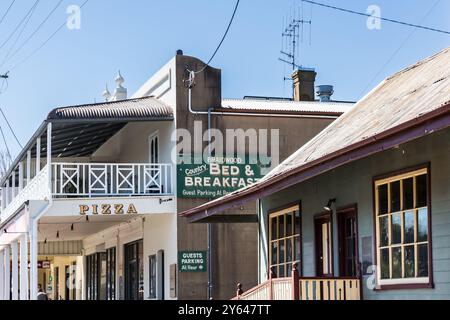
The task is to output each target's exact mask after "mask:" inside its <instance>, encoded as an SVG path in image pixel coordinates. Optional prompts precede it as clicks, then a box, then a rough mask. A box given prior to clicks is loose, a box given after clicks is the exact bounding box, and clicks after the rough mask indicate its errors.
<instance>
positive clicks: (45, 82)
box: [0, 0, 450, 154]
mask: <svg viewBox="0 0 450 320" xmlns="http://www.w3.org/2000/svg"><path fill="white" fill-rule="evenodd" d="M317 1H319V2H323V3H326V4H331V5H336V6H341V7H345V8H348V9H352V10H356V11H366V9H367V8H368V6H370V5H373V4H375V5H378V6H379V7H380V8H381V10H382V11H381V14H382V16H383V17H387V18H394V19H399V20H403V21H408V22H411V23H416V24H418V23H420V24H423V25H427V26H430V27H434V28H440V29H445V30H450V0H441V1H439V2H438V4H437V5H436V7H435V8H434V9H433V11H432V12H431V13H430V14H429V15H428V16H427V17H426V19H424V17H425V15H426V13H427V12H428V11H429V10H430V8H432V7H433V5H434V4H435V2H436V0H396V1H390V0H317ZM82 2H83V1H82V0H65V1H64V2H63V4H62V5H61V7H59V8H58V10H57V11H56V12H55V14H54V15H53V16H52V17H51V19H50V20H49V21H48V22H47V23H46V24H45V25H44V27H43V28H42V29H41V30H40V31H39V33H37V34H36V36H35V37H34V38H33V40H32V41H31V42H30V43H29V44H28V45H27V46H25V47H24V48H23V49H22V50H21V52H19V54H18V55H17V56H16V57H15V59H13V60H12V61H11V62H10V63H8V64H7V65H5V66H4V67H3V68H2V69H1V70H0V73H3V72H6V71H8V70H9V68H11V67H12V66H14V65H15V64H16V63H17V62H19V61H21V59H23V57H25V56H27V55H28V54H29V53H30V52H32V51H33V50H34V49H35V48H36V47H38V46H39V45H40V44H41V43H42V42H43V41H44V40H45V39H46V38H47V37H48V36H49V35H50V34H51V33H52V32H53V31H54V30H55V29H56V28H57V26H59V25H60V24H61V23H62V22H64V20H65V19H66V18H67V14H66V9H67V7H68V6H69V5H72V4H80V3H82ZM295 2H296V3H297V7H300V6H301V2H300V0H297V1H295V0H264V1H263V0H241V5H240V8H239V11H238V14H237V16H236V20H235V23H234V25H233V27H232V29H231V31H230V33H229V36H228V38H227V40H226V42H225V43H224V45H223V47H222V49H221V51H220V52H219V53H218V55H217V57H216V59H215V60H214V61H213V63H212V65H213V66H215V67H218V68H221V69H222V70H223V96H224V97H227V98H239V97H243V96H245V95H264V96H283V95H289V90H288V87H289V84H286V85H285V84H284V82H283V80H282V79H283V77H284V75H285V71H286V72H287V73H286V74H288V71H289V68H286V67H285V66H284V65H283V64H282V63H281V62H279V61H278V57H279V51H280V49H281V30H282V25H283V19H284V18H285V17H286V16H288V15H289V13H290V11H291V9H290V8H291V7H292V6H293V4H294V3H295ZM9 3H10V1H9V0H1V1H0V17H1V15H2V14H3V13H4V12H5V10H6V8H7V6H8V5H9ZM33 3H34V0H17V3H16V4H15V5H14V6H13V7H12V9H11V11H10V13H9V15H8V16H7V17H6V19H5V21H4V22H3V23H2V24H1V25H0V43H2V42H3V41H4V40H5V39H6V38H7V37H8V35H9V34H10V33H11V31H12V30H13V29H14V27H15V26H16V25H17V24H18V22H19V21H20V19H22V18H23V16H24V15H25V13H26V11H27V10H28V9H29V8H30V7H31V5H32V4H33ZM56 3H57V0H45V1H41V3H40V4H39V5H38V7H37V8H36V12H35V15H34V16H33V17H32V18H31V20H30V23H29V25H28V28H27V29H26V30H25V32H24V36H23V39H24V38H26V36H27V35H28V34H30V33H31V32H32V31H33V30H34V28H35V27H36V26H37V25H38V24H39V23H40V22H41V21H42V20H43V19H44V17H45V16H46V15H47V14H48V12H49V11H50V10H51V8H52V7H53V6H54V5H55V4H56ZM234 4H235V1H234V0H220V1H218V0H216V1H211V0H191V1H185V0H129V1H124V0H90V2H89V3H88V4H87V5H86V7H84V8H83V9H82V16H81V29H80V30H68V29H66V28H64V29H62V30H61V32H60V33H58V34H57V35H56V36H55V37H54V38H53V39H52V40H51V41H50V42H49V43H48V44H47V45H46V46H45V47H44V48H43V49H42V50H41V51H40V52H39V53H38V54H37V55H35V56H34V57H32V58H31V59H30V60H29V61H28V62H26V63H25V64H23V65H21V66H20V67H19V68H17V69H16V70H13V71H12V72H11V73H10V79H9V87H8V90H7V91H6V92H3V93H2V94H0V105H1V106H2V107H3V110H4V111H5V113H6V114H7V116H8V117H9V119H10V121H11V122H12V124H13V125H14V127H15V130H16V131H17V134H18V136H19V139H20V140H21V141H22V143H24V142H26V141H27V140H28V139H29V138H30V136H31V135H32V134H33V132H34V131H35V130H36V128H37V127H38V126H39V124H40V123H41V122H42V121H43V119H44V118H45V116H46V115H47V114H48V112H49V111H50V110H51V109H52V108H54V107H57V106H64V105H72V104H82V103H90V102H94V100H95V99H96V100H97V101H101V99H102V98H101V92H102V91H103V89H104V85H105V82H108V83H109V85H110V87H112V89H113V87H114V83H113V79H114V77H115V75H116V73H117V71H118V69H120V70H121V71H122V73H123V75H124V77H125V79H126V83H125V85H126V87H127V88H128V89H129V92H130V93H133V92H134V91H135V90H137V89H138V88H139V86H140V85H141V84H142V83H144V82H145V80H147V79H148V78H149V77H150V76H151V75H152V74H153V73H154V72H155V71H157V70H158V69H159V67H161V66H162V65H163V64H165V63H166V62H167V61H168V60H169V59H170V58H171V57H172V56H173V55H174V54H175V51H176V50H177V49H179V48H180V49H183V50H184V52H185V54H189V55H193V56H197V57H199V58H201V59H203V60H207V59H208V58H209V57H210V55H211V53H212V51H213V50H214V49H215V47H216V45H217V42H218V41H219V40H220V37H221V36H222V33H223V32H224V29H225V27H226V25H227V23H228V20H229V17H230V15H231V12H232V10H233V7H234ZM304 9H305V17H306V18H309V17H310V13H311V11H310V10H311V9H310V5H309V4H304ZM312 20H313V28H312V43H311V45H309V39H308V38H309V35H308V34H305V39H306V40H305V42H304V44H303V45H302V48H301V52H302V55H301V63H302V64H303V65H304V66H308V67H315V68H316V70H317V72H318V79H317V83H318V84H332V85H334V86H335V91H336V94H335V96H334V98H335V99H341V100H357V99H359V98H360V97H361V96H362V95H363V94H364V93H367V92H368V91H369V90H370V89H371V88H373V87H374V86H375V85H376V84H377V83H379V82H380V81H381V80H382V79H384V78H385V77H386V76H388V75H390V74H392V73H393V72H396V71H398V70H400V69H401V68H403V67H405V66H408V65H410V64H412V63H414V62H416V61H418V60H420V59H422V58H424V57H427V56H429V55H431V54H433V53H435V52H438V51H439V50H441V49H443V48H445V47H447V46H448V45H449V44H450V36H448V35H444V34H439V33H434V32H428V31H423V30H416V31H415V32H414V33H413V34H411V32H412V31H413V30H414V29H412V28H409V27H405V26H400V25H393V24H390V23H388V22H383V23H382V28H381V30H369V29H368V28H367V27H366V19H365V18H364V17H359V16H354V15H349V14H346V13H341V12H336V11H333V10H330V9H326V8H320V7H313V9H312ZM407 38H408V41H407V42H406V43H405V44H404V46H402V48H401V50H400V51H399V52H398V54H397V55H395V56H393V54H394V52H395V51H396V50H398V48H399V47H400V45H401V44H402V43H403V42H404V41H405V39H407ZM13 39H14V38H13ZM12 43H13V41H11V42H9V43H8V44H7V45H6V46H5V47H4V48H3V49H1V50H0V60H2V59H3V57H4V55H5V54H6V53H7V51H8V50H9V47H10V45H11V44H12ZM19 43H20V41H19ZM389 60H391V61H390V63H389V64H387V65H386V67H385V68H383V69H382V66H383V65H385V63H386V62H387V61H389ZM377 73H379V75H378V76H377V77H376V78H375V80H374V81H371V80H372V79H374V76H375V75H376V74H377ZM0 123H1V124H2V126H3V127H4V129H5V128H6V125H5V124H4V122H3V121H1V122H0ZM7 139H8V142H9V145H10V147H11V149H12V151H13V153H14V154H17V152H18V151H19V148H18V146H17V144H15V143H14V141H13V139H12V136H11V134H9V133H7ZM0 145H1V146H0V148H3V143H1V144H0Z"/></svg>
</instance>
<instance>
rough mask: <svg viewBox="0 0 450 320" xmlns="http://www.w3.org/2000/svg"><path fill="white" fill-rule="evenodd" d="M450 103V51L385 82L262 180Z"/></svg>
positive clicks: (397, 74) (420, 63) (441, 53)
mask: <svg viewBox="0 0 450 320" xmlns="http://www.w3.org/2000/svg"><path fill="white" fill-rule="evenodd" d="M449 101H450V48H447V49H445V50H443V51H441V52H440V53H438V54H436V55H434V56H432V57H430V58H428V59H425V60H423V61H421V62H419V63H417V64H415V65H413V66H411V67H408V68H406V69H405V70H403V71H400V72H398V73H396V74H395V75H393V76H391V77H390V78H388V79H386V80H385V81H383V82H382V83H381V84H380V85H379V86H378V87H376V88H375V89H374V90H373V91H372V92H371V93H369V94H368V95H367V96H366V97H365V98H363V99H362V100H361V101H360V102H358V103H357V104H356V105H355V106H354V107H353V108H352V109H351V110H350V111H348V112H347V113H345V114H344V115H343V116H342V117H340V118H339V119H338V120H336V121H335V122H333V123H332V124H331V125H330V126H329V127H328V128H326V129H325V130H324V131H323V132H322V133H320V134H319V135H318V136H316V137H315V138H314V139H312V141H310V142H309V143H308V144H306V145H305V146H303V147H302V148H300V150H298V151H297V152H296V153H294V154H293V155H292V156H291V157H290V158H288V159H287V160H286V161H284V162H283V163H282V164H281V165H280V166H278V167H277V168H276V169H275V170H273V171H272V172H271V173H270V174H269V175H267V176H266V177H265V178H264V179H263V181H265V180H268V179H271V177H273V176H277V175H279V174H282V173H283V172H286V171H289V170H291V169H293V168H296V167H299V166H302V165H304V164H306V163H309V162H312V161H314V160H317V159H319V158H322V157H325V156H326V155H328V154H331V153H333V152H336V151H338V150H340V149H343V148H345V147H347V146H350V145H352V144H355V143H358V142H360V141H363V140H368V139H370V138H371V137H374V136H375V135H377V134H380V133H382V132H384V131H387V130H389V129H391V128H394V127H397V126H400V125H401V124H402V123H405V122H408V121H410V120H413V119H415V118H418V117H420V116H422V115H424V114H426V113H429V112H432V111H433V110H436V109H438V108H440V107H442V106H443V105H444V104H446V103H448V102H449Z"/></svg>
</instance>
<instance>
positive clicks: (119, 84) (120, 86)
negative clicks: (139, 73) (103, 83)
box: [116, 70, 125, 88]
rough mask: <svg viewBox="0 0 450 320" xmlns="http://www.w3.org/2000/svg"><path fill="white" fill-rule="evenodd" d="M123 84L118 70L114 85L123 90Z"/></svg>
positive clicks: (123, 81)
mask: <svg viewBox="0 0 450 320" xmlns="http://www.w3.org/2000/svg"><path fill="white" fill-rule="evenodd" d="M124 83H125V79H124V78H123V77H122V74H121V73H120V70H119V74H118V75H117V77H116V84H117V87H118V88H123V86H122V85H123V84H124Z"/></svg>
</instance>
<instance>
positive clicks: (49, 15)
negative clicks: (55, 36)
mask: <svg viewBox="0 0 450 320" xmlns="http://www.w3.org/2000/svg"><path fill="white" fill-rule="evenodd" d="M63 1H64V0H60V1H59V2H58V3H57V4H56V5H55V6H54V7H53V9H52V10H51V11H50V13H49V14H48V15H47V17H46V18H45V19H44V20H43V21H42V22H41V24H39V26H38V27H37V28H36V29H35V30H34V31H33V32H32V33H31V34H30V35H29V36H28V38H27V39H26V40H25V41H24V42H23V43H22V44H21V45H20V46H19V48H17V50H16V51H15V52H14V53H13V54H12V55H11V56H10V57H9V58H8V59H7V60H6V61H5V62H4V63H3V64H2V65H1V66H0V68H1V67H2V66H3V65H4V64H5V63H6V62H8V61H10V60H11V59H12V58H14V57H15V56H16V55H17V53H19V51H20V50H21V49H22V48H23V47H24V46H25V45H26V44H27V43H28V42H29V41H30V40H31V39H32V38H33V37H34V36H35V35H36V33H38V32H39V30H40V29H41V28H42V26H43V25H44V24H45V23H46V22H47V21H48V20H49V19H50V17H51V16H52V15H53V13H54V12H55V11H56V9H58V7H59V6H60V5H61V3H63Z"/></svg>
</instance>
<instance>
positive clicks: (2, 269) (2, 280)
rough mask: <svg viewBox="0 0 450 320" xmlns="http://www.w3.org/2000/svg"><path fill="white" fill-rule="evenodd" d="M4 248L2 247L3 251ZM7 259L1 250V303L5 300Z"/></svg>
mask: <svg viewBox="0 0 450 320" xmlns="http://www.w3.org/2000/svg"><path fill="white" fill-rule="evenodd" d="M1 248H2V247H0V249H1ZM4 293H5V257H4V254H3V250H0V301H2V300H5V296H4Z"/></svg>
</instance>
